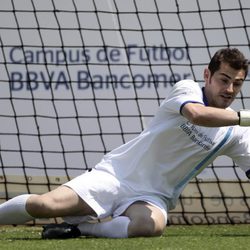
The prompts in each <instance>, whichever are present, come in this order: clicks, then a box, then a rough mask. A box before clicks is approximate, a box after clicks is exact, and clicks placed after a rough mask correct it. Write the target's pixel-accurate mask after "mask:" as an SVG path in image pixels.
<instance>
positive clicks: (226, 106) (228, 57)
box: [0, 48, 250, 238]
mask: <svg viewBox="0 0 250 250" xmlns="http://www.w3.org/2000/svg"><path fill="white" fill-rule="evenodd" d="M247 74H248V60H247V59H246V58H245V57H244V55H243V54H242V53H241V52H240V51H239V50H238V49H236V48H226V49H221V50H219V51H217V52H216V53H215V55H214V56H213V57H212V59H211V61H210V63H209V65H208V68H206V69H205V70H204V81H205V86H204V87H203V88H202V87H200V86H199V84H198V83H197V82H195V81H193V80H182V81H180V82H178V83H176V84H175V86H174V87H173V89H172V91H171V93H170V94H169V96H168V97H167V98H166V99H165V100H164V101H163V102H162V103H161V105H160V107H159V109H158V111H157V113H156V115H155V117H154V118H153V119H152V121H151V123H150V124H149V125H148V127H147V128H146V129H145V130H144V131H142V133H141V134H140V135H138V136H137V137H136V138H134V139H133V140H131V141H129V142H128V143H126V144H124V145H122V146H120V147H118V148H116V149H114V150H113V151H111V152H110V153H108V154H106V155H104V157H103V159H102V160H101V162H100V163H99V164H97V165H96V166H95V167H94V168H93V169H92V171H89V172H86V173H84V174H82V175H80V176H78V177H76V178H74V179H73V180H71V181H69V182H68V183H65V184H64V185H62V186H60V187H58V188H56V189H55V190H53V191H51V192H48V193H45V194H42V195H34V194H27V195H20V196H17V197H15V198H13V199H11V200H9V201H7V202H5V203H3V204H2V205H0V224H23V223H25V222H27V221H29V220H32V219H34V218H53V217H63V218H64V220H65V222H66V223H63V224H60V225H58V226H57V225H56V224H52V225H47V226H45V227H44V230H43V232H42V235H43V238H60V237H61V238H68V237H77V236H80V235H91V236H95V237H110V238H126V237H136V236H159V235H161V234H162V233H163V231H164V229H165V227H166V223H167V214H168V211H169V210H171V209H173V208H174V207H175V205H176V201H177V199H178V197H179V196H180V194H181V192H182V191H183V189H184V188H185V186H186V185H187V184H188V182H189V181H190V180H191V179H192V178H193V177H195V176H196V175H197V174H198V173H199V172H200V171H202V169H204V168H205V167H206V166H207V165H209V164H210V163H212V162H213V160H214V159H215V158H216V157H217V156H219V155H227V156H229V157H231V158H232V159H233V160H234V161H235V162H236V163H237V164H238V165H239V166H240V167H241V168H242V170H243V171H245V172H246V174H247V175H248V174H249V172H250V171H249V167H250V128H249V127H248V126H250V111H247V110H242V111H238V112H236V111H234V110H232V109H231V108H230V105H231V103H232V102H233V101H234V100H235V97H236V96H237V94H238V93H239V92H240V90H241V88H242V86H243V82H244V80H245V78H246V76H247ZM107 217H110V218H111V219H110V220H104V221H103V220H101V219H103V218H107ZM94 218H98V219H99V222H98V223H90V222H91V220H92V219H94ZM100 221H101V222H100Z"/></svg>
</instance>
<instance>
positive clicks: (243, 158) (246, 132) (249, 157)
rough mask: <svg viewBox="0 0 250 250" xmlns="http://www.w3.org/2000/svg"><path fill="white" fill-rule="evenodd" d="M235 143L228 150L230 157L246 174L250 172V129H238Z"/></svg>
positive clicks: (227, 153)
mask: <svg viewBox="0 0 250 250" xmlns="http://www.w3.org/2000/svg"><path fill="white" fill-rule="evenodd" d="M237 131H240V132H238V136H237V135H236V138H237V139H235V142H234V143H233V145H232V146H231V147H230V148H229V149H228V150H227V152H226V155H227V156H229V157H230V158H231V159H232V160H233V161H234V162H235V163H236V164H237V165H238V166H239V167H240V168H241V169H242V170H243V171H244V172H247V171H249V170H250V128H241V127H238V128H237Z"/></svg>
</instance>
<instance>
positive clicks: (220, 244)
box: [0, 225, 250, 250]
mask: <svg viewBox="0 0 250 250" xmlns="http://www.w3.org/2000/svg"><path fill="white" fill-rule="evenodd" d="M40 232H41V227H33V226H18V227H12V226H1V227H0V249H4V250H8V249H12V250H13V249H17V250H24V249H25V250H27V249H32V250H33V249H37V250H39V249H46V250H50V249H53V250H56V249H60V250H64V249H67V250H77V249H88V250H92V249H98V250H105V249H109V250H111V249H119V250H123V249H129V250H134V249H136V250H137V249H140V250H144V249H154V250H157V249H184V250H187V249H218V250H221V249H227V250H230V249H250V225H234V226H233V225H218V226H217V225H213V226H169V227H167V228H166V230H165V233H164V235H163V236H161V237H156V238H132V239H101V238H84V237H81V238H77V239H67V240H42V239H41V236H40Z"/></svg>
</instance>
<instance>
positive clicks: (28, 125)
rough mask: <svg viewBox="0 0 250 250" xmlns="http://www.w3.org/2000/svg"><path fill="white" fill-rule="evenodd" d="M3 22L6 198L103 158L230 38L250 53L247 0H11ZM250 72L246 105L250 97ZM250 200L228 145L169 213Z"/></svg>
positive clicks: (181, 214)
mask: <svg viewBox="0 0 250 250" xmlns="http://www.w3.org/2000/svg"><path fill="white" fill-rule="evenodd" d="M0 23H1V25H0V202H4V201H5V200H8V199H10V198H12V197H14V196H16V195H19V194H23V193H44V192H47V191H50V190H52V189H54V188H55V187H57V186H58V185H61V184H62V183H64V182H66V181H68V180H70V179H71V178H73V177H75V176H77V175H79V174H81V173H83V172H84V171H87V170H89V169H91V168H92V167H93V166H95V164H96V163H98V162H99V160H100V159H101V157H102V156H103V155H104V154H105V153H107V152H109V151H110V150H112V149H113V148H115V147H117V146H119V145H121V144H122V143H125V142H127V141H129V140H130V139H132V138H134V137H135V136H136V135H138V134H139V133H140V132H141V131H142V129H143V128H144V127H145V126H146V125H147V123H148V122H149V121H150V119H151V118H152V117H153V115H154V114H155V111H156V109H157V107H158V106H159V104H160V103H161V101H162V100H163V99H164V98H165V97H166V96H167V95H168V93H169V91H170V90H171V89H172V87H173V86H174V84H175V83H176V82H177V81H179V80H181V79H187V78H192V79H194V80H196V81H198V82H200V83H201V84H202V83H203V70H204V68H205V67H206V66H207V63H208V62H209V60H210V58H211V56H212V55H213V54H214V52H215V51H217V50H218V49H220V48H224V47H237V48H239V49H240V50H241V51H242V52H243V53H244V54H245V55H246V57H248V58H249V55H250V50H249V45H250V42H249V36H250V34H249V32H250V2H249V1H247V0H242V1H240V0H235V1H228V0H211V1H207V0H189V1H185V0H146V1H142V0H127V1H123V0H107V1H102V0H84V1H81V0H69V1H65V0H45V1H36V0H35V1H34V0H19V1H17V0H11V1H7V0H3V1H2V2H1V8H0ZM249 81H250V80H249V76H248V77H247V79H246V82H245V84H244V86H243V89H242V92H241V93H240V95H239V96H238V97H237V99H236V101H235V103H234V104H233V108H235V109H236V110H239V109H245V108H249V107H250V91H249ZM249 206H250V188H249V182H248V180H247V179H246V177H245V175H244V173H243V172H242V171H241V170H240V168H239V167H238V166H236V165H235V163H234V162H233V161H232V160H231V159H229V158H227V157H219V158H218V159H216V160H215V161H214V163H213V164H211V165H210V166H209V167H208V168H206V169H205V170H204V171H203V172H202V173H201V174H199V176H198V177H197V178H195V179H193V180H192V181H191V183H190V184H189V185H188V186H187V187H186V188H185V190H184V192H183V194H182V195H181V197H180V199H179V202H178V204H177V207H176V209H175V210H173V211H171V212H170V213H169V223H170V224H214V223H223V224H224V223H232V224H235V223H249V222H250V216H249ZM37 223H39V220H38V221H37Z"/></svg>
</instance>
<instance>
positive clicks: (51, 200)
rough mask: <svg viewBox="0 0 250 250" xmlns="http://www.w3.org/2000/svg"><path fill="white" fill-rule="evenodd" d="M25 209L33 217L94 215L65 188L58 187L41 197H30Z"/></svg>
mask: <svg viewBox="0 0 250 250" xmlns="http://www.w3.org/2000/svg"><path fill="white" fill-rule="evenodd" d="M26 208H27V211H28V212H29V213H30V214H31V215H33V216H34V217H46V218H47V217H61V216H72V215H73V216H74V215H75V216H80V215H94V214H95V213H94V211H93V210H92V208H91V207H89V206H88V204H87V203H86V202H84V201H83V200H82V199H81V198H80V197H79V196H78V195H77V193H76V192H75V191H73V190H72V189H71V188H69V187H67V186H60V187H58V188H56V189H54V190H52V191H50V192H48V193H45V194H42V195H32V196H31V197H30V198H29V199H28V201H27V204H26Z"/></svg>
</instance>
